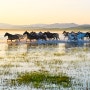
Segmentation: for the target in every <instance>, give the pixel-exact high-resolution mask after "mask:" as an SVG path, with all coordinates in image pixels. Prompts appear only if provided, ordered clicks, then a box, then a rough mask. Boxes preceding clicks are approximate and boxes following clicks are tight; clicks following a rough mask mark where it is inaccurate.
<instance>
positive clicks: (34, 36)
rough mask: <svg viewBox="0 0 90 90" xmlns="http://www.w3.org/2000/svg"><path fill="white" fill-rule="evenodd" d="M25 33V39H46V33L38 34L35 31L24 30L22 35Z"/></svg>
mask: <svg viewBox="0 0 90 90" xmlns="http://www.w3.org/2000/svg"><path fill="white" fill-rule="evenodd" d="M25 34H26V35H27V39H29V40H30V41H31V40H33V39H35V40H39V39H42V40H46V35H44V34H41V35H40V34H37V33H36V32H31V33H29V32H27V31H25V32H24V33H23V35H25ZM26 41H27V40H26Z"/></svg>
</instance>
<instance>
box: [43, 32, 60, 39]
mask: <svg viewBox="0 0 90 90" xmlns="http://www.w3.org/2000/svg"><path fill="white" fill-rule="evenodd" d="M43 34H44V35H46V36H47V38H48V39H49V40H50V39H56V40H57V39H59V40H60V38H59V34H58V33H51V32H49V31H47V32H44V33H43Z"/></svg>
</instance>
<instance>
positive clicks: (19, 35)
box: [15, 34, 25, 40]
mask: <svg viewBox="0 0 90 90" xmlns="http://www.w3.org/2000/svg"><path fill="white" fill-rule="evenodd" d="M15 35H17V36H18V37H19V40H21V39H24V37H25V36H24V35H22V34H15Z"/></svg>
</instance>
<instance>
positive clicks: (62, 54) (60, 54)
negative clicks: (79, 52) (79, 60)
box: [54, 53, 66, 56]
mask: <svg viewBox="0 0 90 90" xmlns="http://www.w3.org/2000/svg"><path fill="white" fill-rule="evenodd" d="M64 55H66V53H54V56H64Z"/></svg>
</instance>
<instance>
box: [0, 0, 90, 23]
mask: <svg viewBox="0 0 90 90" xmlns="http://www.w3.org/2000/svg"><path fill="white" fill-rule="evenodd" d="M0 23H8V24H17V25H23V24H25V25H29V24H51V23H77V24H90V0H0Z"/></svg>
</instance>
